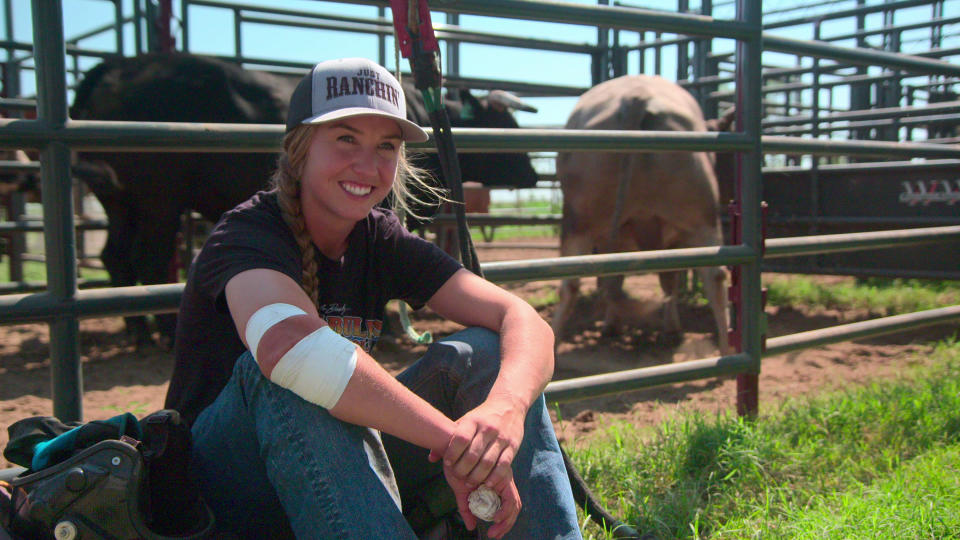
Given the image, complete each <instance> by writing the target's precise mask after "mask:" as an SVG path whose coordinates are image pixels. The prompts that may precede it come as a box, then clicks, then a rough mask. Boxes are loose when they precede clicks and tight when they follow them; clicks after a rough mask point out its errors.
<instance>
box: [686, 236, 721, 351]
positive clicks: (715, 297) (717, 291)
mask: <svg viewBox="0 0 960 540" xmlns="http://www.w3.org/2000/svg"><path fill="white" fill-rule="evenodd" d="M722 244H723V236H722V233H721V232H720V222H719V220H718V221H717V222H716V223H715V225H714V226H713V227H706V226H705V227H702V228H701V229H700V230H699V231H696V232H695V233H694V234H693V235H691V236H690V237H689V238H688V239H687V240H686V241H685V242H683V243H682V245H681V246H678V247H703V246H719V245H722ZM696 272H697V276H698V277H699V278H700V281H701V282H702V283H703V293H704V295H705V296H706V297H707V302H709V304H710V310H711V311H713V319H714V322H715V323H716V325H717V346H718V347H719V349H720V354H729V353H730V345H729V342H728V340H727V329H728V328H729V322H728V319H727V289H726V283H727V272H726V270H724V269H723V268H721V267H719V266H710V267H700V268H697V269H696Z"/></svg>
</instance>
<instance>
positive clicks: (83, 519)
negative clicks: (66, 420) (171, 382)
mask: <svg viewBox="0 0 960 540" xmlns="http://www.w3.org/2000/svg"><path fill="white" fill-rule="evenodd" d="M29 420H33V421H35V422H36V421H41V422H43V423H44V430H49V426H51V425H54V426H55V425H56V424H55V423H52V422H50V419H49V417H46V418H35V419H28V420H24V421H21V422H28V421H29ZM54 420H55V419H54ZM18 424H20V422H18ZM103 424H106V423H105V422H101V423H100V425H97V426H95V428H93V429H92V430H87V431H85V432H83V433H84V436H77V435H76V433H77V431H76V430H77V429H81V428H82V427H85V426H86V425H87V424H84V425H82V426H79V427H77V428H74V429H73V430H71V432H70V436H69V437H67V438H65V439H61V441H58V442H62V440H68V441H69V442H70V443H71V444H75V445H77V447H76V448H74V449H73V451H72V452H68V451H66V450H64V445H63V444H60V445H59V446H58V448H57V454H58V457H62V456H63V455H66V454H69V456H68V457H66V458H65V459H62V460H61V461H58V462H56V463H52V464H50V465H49V466H46V467H45V468H43V469H40V470H32V469H28V470H27V471H26V472H25V473H23V474H21V475H20V476H18V477H16V478H14V479H13V480H12V481H11V482H10V484H11V487H12V495H11V500H10V504H9V509H8V510H7V512H5V515H3V516H2V519H0V524H2V525H3V527H5V528H6V529H7V530H8V531H9V532H10V533H11V534H12V535H13V536H14V537H16V536H22V537H23V538H29V539H34V538H36V539H54V538H56V539H57V540H71V539H75V538H77V539H84V540H86V539H93V538H97V539H99V538H103V539H110V540H112V539H117V540H120V539H134V538H144V539H147V540H166V539H174V538H175V539H200V538H205V537H207V536H208V535H209V534H210V532H211V531H212V530H213V525H214V519H213V513H212V512H211V511H210V509H209V508H208V507H207V505H206V504H205V503H204V502H203V500H202V498H201V497H200V495H199V487H198V486H197V482H196V480H195V478H193V476H192V475H191V474H190V444H191V440H190V429H189V428H188V427H187V425H186V423H184V422H182V421H181V419H180V415H179V414H178V413H177V412H176V411H172V410H163V411H159V412H156V413H153V414H151V415H148V416H147V417H145V418H144V419H143V420H141V421H140V422H139V426H138V427H139V429H138V430H137V431H139V432H140V433H141V435H142V436H141V440H137V439H135V438H133V437H131V436H129V435H127V434H126V432H128V431H126V428H124V433H118V432H116V430H114V433H113V434H112V435H104V436H103V438H102V440H96V437H91V436H90V435H89V434H90V433H91V431H97V432H98V433H100V432H102V433H103V434H108V433H110V432H109V430H105V429H104V427H103ZM15 425H16V424H15ZM19 427H20V430H21V432H22V431H23V427H24V426H23V425H21V426H19ZM10 431H11V435H13V433H14V431H15V430H14V426H11V427H10ZM29 431H30V433H31V436H34V437H36V433H37V432H38V430H36V429H32V430H29ZM40 431H43V430H40ZM53 431H56V430H53ZM66 433H67V432H64V433H62V434H60V436H63V435H66ZM98 436H99V435H98ZM17 440H21V441H22V440H23V439H22V438H20V439H17ZM15 443H16V440H15V439H14V437H13V436H11V445H14V446H15V447H17V446H18V445H17V444H15ZM20 446H22V445H20ZM9 449H10V445H8V450H9ZM6 454H7V452H5V455H6Z"/></svg>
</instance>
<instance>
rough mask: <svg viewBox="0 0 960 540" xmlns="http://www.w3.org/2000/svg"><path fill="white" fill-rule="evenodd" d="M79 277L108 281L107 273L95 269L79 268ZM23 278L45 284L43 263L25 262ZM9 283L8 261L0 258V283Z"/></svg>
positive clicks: (45, 269)
mask: <svg viewBox="0 0 960 540" xmlns="http://www.w3.org/2000/svg"><path fill="white" fill-rule="evenodd" d="M80 277H81V278H83V279H98V280H99V279H108V277H109V276H108V275H107V271H106V270H100V269H95V268H81V269H80ZM23 278H24V280H26V281H38V282H45V281H46V280H47V268H46V266H45V264H44V263H42V262H37V261H25V262H24V263H23ZM9 282H10V259H9V258H8V257H6V256H4V257H0V283H9Z"/></svg>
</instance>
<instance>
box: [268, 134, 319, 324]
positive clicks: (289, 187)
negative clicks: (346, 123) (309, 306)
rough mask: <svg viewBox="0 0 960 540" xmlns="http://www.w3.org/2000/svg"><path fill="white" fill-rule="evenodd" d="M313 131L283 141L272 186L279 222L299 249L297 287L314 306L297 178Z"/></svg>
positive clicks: (312, 250) (313, 263)
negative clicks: (291, 236) (287, 230)
mask: <svg viewBox="0 0 960 540" xmlns="http://www.w3.org/2000/svg"><path fill="white" fill-rule="evenodd" d="M312 135H313V131H312V130H311V129H310V127H308V126H303V127H298V128H297V129H294V130H293V131H291V132H289V133H287V135H286V136H285V137H284V138H283V153H282V154H281V155H280V159H279V160H278V161H277V170H276V172H275V173H274V174H273V183H274V185H275V186H276V187H277V202H278V203H279V204H280V213H281V214H282V215H283V221H284V222H286V224H287V226H288V227H290V230H291V231H292V232H293V236H294V238H295V239H296V241H297V245H298V246H300V267H301V271H300V287H302V288H303V291H304V292H305V293H307V296H309V297H310V301H311V302H313V305H317V294H318V293H317V287H318V282H317V248H316V247H315V246H314V245H313V241H312V240H311V239H310V232H309V231H307V223H306V221H305V220H304V218H303V206H302V205H301V204H300V186H301V183H300V176H301V175H302V173H303V167H304V165H305V164H306V161H307V151H308V149H309V147H310V139H311V136H312Z"/></svg>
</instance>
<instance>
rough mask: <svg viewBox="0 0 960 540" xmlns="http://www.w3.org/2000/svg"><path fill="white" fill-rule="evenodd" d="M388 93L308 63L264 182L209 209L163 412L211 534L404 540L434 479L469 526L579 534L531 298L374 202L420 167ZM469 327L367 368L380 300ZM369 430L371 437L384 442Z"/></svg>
mask: <svg viewBox="0 0 960 540" xmlns="http://www.w3.org/2000/svg"><path fill="white" fill-rule="evenodd" d="M405 111H406V106H405V100H404V95H403V92H402V90H401V87H400V84H399V83H398V82H397V80H396V79H395V78H394V77H393V76H392V75H391V74H390V73H389V72H388V71H387V70H385V69H384V68H382V67H381V66H379V65H377V64H376V63H374V62H371V61H369V60H364V59H356V58H354V59H342V60H333V61H328V62H323V63H320V64H318V65H316V66H315V67H314V68H313V69H312V70H311V71H310V73H308V74H307V75H306V76H305V77H304V79H303V80H302V81H301V82H300V84H299V85H298V87H297V89H296V90H295V92H294V93H293V95H292V97H291V98H290V108H289V116H288V120H287V129H286V136H285V138H284V142H283V153H282V154H281V157H280V160H279V165H278V171H277V172H276V174H275V176H274V182H275V186H274V188H273V189H271V190H269V191H266V192H260V193H257V194H256V195H254V196H253V197H252V198H250V199H249V200H247V201H246V202H244V203H242V204H240V205H239V206H237V207H236V208H235V209H233V210H231V211H230V212H227V213H226V214H224V216H223V217H222V218H221V220H220V222H219V223H218V224H217V226H216V227H215V229H214V231H213V232H212V234H211V235H210V237H209V238H208V240H207V242H206V244H205V245H204V247H203V249H202V251H201V252H200V254H199V256H198V257H197V260H196V261H195V262H194V264H193V265H192V267H191V270H190V275H189V277H188V280H187V285H186V288H185V290H184V295H183V302H182V304H181V308H180V313H179V317H178V324H177V334H176V341H175V353H176V367H175V370H174V374H173V378H172V380H171V384H170V389H169V392H168V395H167V402H166V406H167V407H169V408H173V409H177V410H179V411H180V412H181V414H182V415H183V416H184V417H185V418H186V419H187V420H188V421H190V422H191V423H192V426H193V427H192V431H193V437H194V465H195V467H196V471H197V474H198V476H199V478H200V482H201V486H202V492H203V495H204V497H205V498H206V499H207V501H208V503H209V504H210V506H211V508H212V509H213V510H214V513H215V515H216V517H217V520H218V527H219V530H220V531H222V532H224V533H232V534H234V535H237V536H240V537H244V538H278V537H280V538H283V537H291V536H294V535H295V536H296V537H298V538H334V537H337V538H340V537H355V538H415V534H416V533H415V531H414V530H413V529H412V528H411V526H410V525H409V524H408V521H407V520H406V519H405V516H410V515H411V512H413V511H414V507H415V506H416V504H418V501H419V500H420V499H419V496H420V495H421V492H422V491H424V490H425V489H426V486H429V485H433V484H432V482H433V481H435V480H436V479H437V478H440V477H441V475H442V477H445V479H446V482H447V483H448V484H449V487H450V489H452V491H453V494H454V496H455V498H456V501H457V507H458V510H459V514H460V516H461V517H462V520H463V522H464V524H465V525H466V527H467V528H468V529H471V530H473V529H474V528H475V527H476V526H477V524H478V523H477V519H476V516H474V515H473V514H472V513H471V511H470V509H469V505H468V502H467V499H468V495H469V494H470V493H471V492H472V491H473V490H475V489H477V488H478V487H479V486H481V485H485V486H488V487H489V488H492V489H493V490H494V491H495V492H496V493H497V494H498V495H499V497H500V499H501V501H502V504H501V507H500V509H499V511H497V512H496V514H495V515H494V516H493V518H492V521H493V524H492V525H491V526H490V528H489V530H488V531H487V533H488V535H489V536H491V537H494V538H504V537H508V538H524V539H544V538H579V537H580V532H579V527H578V523H577V517H576V509H575V507H574V502H573V497H572V494H571V492H570V484H569V481H568V480H567V477H566V473H565V469H564V465H563V461H562V458H561V454H560V449H559V446H558V444H557V440H556V436H555V434H554V431H553V426H552V424H551V421H550V417H549V415H548V414H547V411H546V407H545V403H544V399H543V396H542V392H543V389H544V387H545V386H546V384H547V382H548V381H549V380H550V377H551V375H552V372H553V334H552V333H551V331H550V327H549V326H548V325H547V324H546V323H545V322H544V321H543V320H542V318H541V317H540V316H539V315H538V314H537V312H536V311H535V310H534V309H532V308H531V307H530V306H529V305H528V304H527V303H526V302H524V301H523V300H521V299H520V298H517V297H516V296H514V295H512V294H510V293H508V292H506V291H504V290H503V289H501V288H499V287H497V286H495V285H493V284H491V283H489V282H487V281H485V280H484V279H482V278H480V277H478V276H476V275H474V274H473V273H471V272H469V271H467V270H465V269H463V268H462V267H461V266H460V264H459V263H457V262H456V261H455V260H453V259H452V258H450V257H449V256H448V255H446V254H445V253H444V252H443V251H442V250H440V249H439V248H437V247H436V246H434V245H433V244H430V243H429V242H426V241H424V240H423V239H421V238H419V237H417V236H415V235H412V234H410V233H409V232H407V231H406V230H405V229H404V228H403V226H402V225H401V223H400V221H399V220H398V219H397V217H396V215H395V214H394V213H393V212H392V211H389V210H384V209H381V208H378V207H377V205H378V204H379V203H380V202H381V201H383V200H384V199H385V198H386V197H387V195H388V194H390V193H391V191H392V192H393V193H394V194H395V195H396V196H395V197H394V200H395V201H402V200H403V193H404V191H405V189H406V187H405V186H406V182H408V181H412V182H417V181H419V180H418V176H417V175H418V172H417V171H416V170H414V169H413V168H412V167H411V166H410V165H409V164H408V162H407V161H406V160H405V158H404V146H403V144H404V142H405V141H413V142H423V141H426V140H427V138H428V136H427V134H426V132H424V131H423V130H422V129H421V128H420V127H418V126H417V125H416V124H413V123H412V122H409V121H408V120H407V119H406V118H405ZM392 299H400V300H403V301H405V302H407V303H408V304H410V305H411V306H413V307H415V308H419V307H421V306H424V305H426V306H429V307H430V308H431V309H432V310H433V311H435V312H436V313H438V314H440V315H442V316H444V317H446V318H448V319H450V320H453V321H455V322H457V323H460V324H462V325H464V326H465V327H467V328H466V329H465V330H463V331H460V332H458V333H455V334H453V335H451V336H449V337H448V338H446V339H444V340H441V341H440V342H438V343H435V344H433V345H432V346H430V348H429V349H428V350H427V352H426V353H425V355H424V356H423V357H422V358H421V359H419V360H418V361H417V362H416V363H415V364H413V365H411V366H410V367H409V368H407V369H406V370H405V371H403V372H402V373H401V374H400V375H398V376H397V377H396V378H394V377H393V376H391V375H390V374H389V373H387V372H386V371H385V370H384V369H383V368H382V367H381V366H380V365H379V364H378V363H377V362H376V361H375V360H374V359H373V358H372V357H371V356H370V353H371V352H372V351H373V348H374V345H375V344H376V342H377V340H378V338H379V336H380V332H381V329H382V327H383V321H384V318H385V306H386V304H387V302H388V301H389V300H392ZM381 432H382V438H381Z"/></svg>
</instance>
